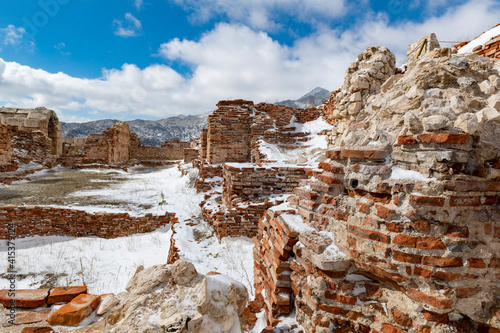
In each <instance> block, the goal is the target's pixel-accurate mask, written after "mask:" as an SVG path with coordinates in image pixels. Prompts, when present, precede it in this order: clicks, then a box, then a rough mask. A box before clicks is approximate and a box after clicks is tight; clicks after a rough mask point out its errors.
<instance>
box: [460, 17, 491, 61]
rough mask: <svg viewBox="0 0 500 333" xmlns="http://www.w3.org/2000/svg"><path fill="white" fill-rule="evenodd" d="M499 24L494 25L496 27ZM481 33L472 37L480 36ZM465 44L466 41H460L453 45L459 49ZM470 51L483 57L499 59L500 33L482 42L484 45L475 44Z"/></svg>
mask: <svg viewBox="0 0 500 333" xmlns="http://www.w3.org/2000/svg"><path fill="white" fill-rule="evenodd" d="M499 25H500V24H497V25H496V26H495V27H498V26H499ZM481 35H482V34H481ZM481 35H479V36H477V37H476V38H474V39H477V38H478V37H481ZM467 44H468V43H467V42H462V43H460V44H457V45H455V48H456V49H457V50H460V49H461V48H462V47H464V46H465V45H467ZM472 52H474V53H475V54H477V55H480V56H483V57H488V58H496V59H500V35H498V36H495V37H492V38H491V39H490V40H489V41H487V42H486V43H484V46H483V45H478V46H476V47H475V48H474V49H473V50H472Z"/></svg>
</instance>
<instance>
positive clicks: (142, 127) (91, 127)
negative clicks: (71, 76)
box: [62, 114, 208, 146]
mask: <svg viewBox="0 0 500 333" xmlns="http://www.w3.org/2000/svg"><path fill="white" fill-rule="evenodd" d="M207 117H208V114H205V115H201V116H178V117H171V118H166V119H160V120H156V121H152V120H141V119H137V120H131V121H127V123H128V124H129V125H130V131H132V132H134V133H136V134H137V135H138V136H139V139H140V142H141V144H143V145H146V146H161V145H162V144H163V142H164V141H170V140H175V139H179V140H181V141H191V140H193V139H194V138H197V137H199V136H200V131H201V129H202V128H206V127H207ZM118 121H119V120H116V119H102V120H96V121H90V122H87V123H62V130H63V137H65V138H75V137H86V136H88V135H89V134H100V133H103V132H104V131H105V130H106V129H107V128H108V127H110V126H112V125H113V124H115V123H117V122H118Z"/></svg>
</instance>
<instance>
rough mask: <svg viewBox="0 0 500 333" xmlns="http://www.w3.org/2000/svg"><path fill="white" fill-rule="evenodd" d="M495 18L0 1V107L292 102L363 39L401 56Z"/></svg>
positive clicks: (174, 2)
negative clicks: (420, 42) (425, 40)
mask: <svg viewBox="0 0 500 333" xmlns="http://www.w3.org/2000/svg"><path fill="white" fill-rule="evenodd" d="M497 23H500V3H499V1H493V0H483V1H477V0H474V1H465V0H464V1H462V0H458V1H449V0H412V1H409V0H389V1H373V0H372V1H370V0H357V1H347V0H345V1H344V0H240V1H238V0H107V1H102V0H101V1H97V0H79V1H77V0H23V1H1V2H0V105H5V106H17V107H37V106H46V107H48V108H52V109H54V110H56V112H57V113H58V114H59V117H60V119H61V120H63V121H86V120H93V119H100V118H116V119H121V120H129V119H136V118H142V119H160V118H165V117H169V116H173V115H178V114H200V113H205V112H208V111H211V110H213V109H214V108H215V104H216V103H217V101H218V100H221V99H233V98H246V99H250V100H254V101H255V102H261V101H266V102H275V101H278V100H283V99H295V98H298V97H300V96H301V95H303V94H305V93H307V92H308V91H310V90H312V89H313V88H315V87H316V86H321V87H324V88H326V89H328V90H335V89H337V88H339V87H340V86H341V85H342V81H343V75H344V72H345V69H346V68H347V66H348V64H349V63H350V62H352V61H354V60H355V58H356V55H357V54H359V53H361V52H362V51H363V50H364V49H365V48H366V47H368V46H371V45H384V46H387V47H389V48H390V49H391V50H392V51H393V52H394V53H395V54H396V57H397V60H398V64H402V63H404V58H405V52H406V46H407V45H408V44H409V43H411V42H413V41H414V40H417V39H418V38H420V37H422V36H424V35H426V34H428V33H431V32H435V33H436V34H437V36H438V39H440V40H442V41H462V40H467V39H471V38H474V37H475V36H476V35H477V34H479V33H481V32H482V31H485V30H487V29H489V28H490V27H492V26H493V25H495V24H497ZM448 45H449V44H443V45H442V46H448Z"/></svg>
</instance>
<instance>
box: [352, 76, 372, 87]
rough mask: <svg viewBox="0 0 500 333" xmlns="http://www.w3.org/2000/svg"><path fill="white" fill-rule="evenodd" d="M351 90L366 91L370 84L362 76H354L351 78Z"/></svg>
mask: <svg viewBox="0 0 500 333" xmlns="http://www.w3.org/2000/svg"><path fill="white" fill-rule="evenodd" d="M351 88H352V89H368V88H370V83H369V82H368V80H367V79H366V78H365V77H364V76H362V75H359V74H358V75H355V76H353V77H352V78H351Z"/></svg>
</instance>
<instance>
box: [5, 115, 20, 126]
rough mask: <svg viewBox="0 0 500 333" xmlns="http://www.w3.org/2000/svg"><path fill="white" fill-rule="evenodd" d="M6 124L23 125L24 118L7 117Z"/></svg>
mask: <svg viewBox="0 0 500 333" xmlns="http://www.w3.org/2000/svg"><path fill="white" fill-rule="evenodd" d="M5 125H9V126H17V127H23V125H24V118H13V117H11V118H5Z"/></svg>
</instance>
